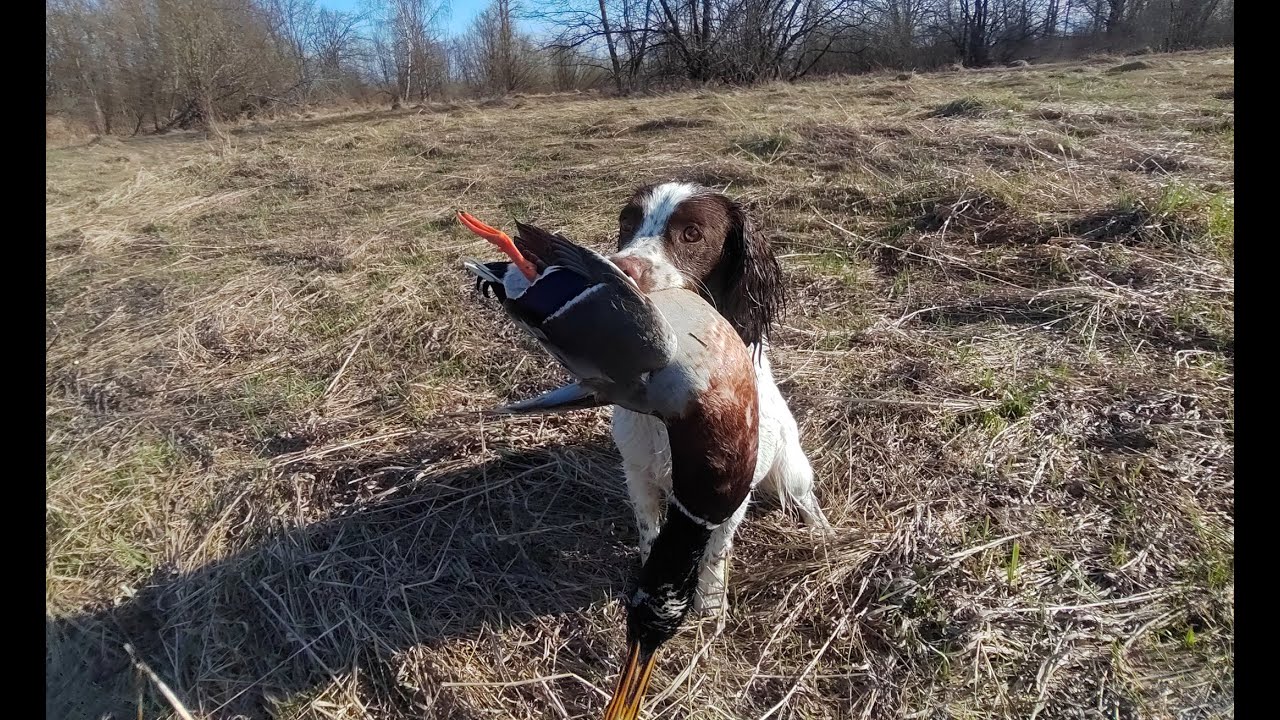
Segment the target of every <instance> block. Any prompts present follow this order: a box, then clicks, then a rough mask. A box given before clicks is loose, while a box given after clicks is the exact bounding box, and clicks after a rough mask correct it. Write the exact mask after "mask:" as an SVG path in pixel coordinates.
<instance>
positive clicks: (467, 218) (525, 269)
mask: <svg viewBox="0 0 1280 720" xmlns="http://www.w3.org/2000/svg"><path fill="white" fill-rule="evenodd" d="M458 221H459V222H461V223H462V224H463V225H464V226H465V227H466V228H467V229H468V230H470V231H471V232H473V233H475V234H477V235H479V236H480V237H482V238H484V239H485V240H488V241H489V242H491V243H493V244H494V245H496V246H497V248H498V249H499V250H501V251H502V252H503V253H505V254H506V256H507V257H509V258H511V262H513V263H515V264H516V267H518V268H520V272H521V273H523V274H524V276H525V277H526V278H528V279H529V280H530V281H532V280H533V279H534V278H536V277H538V268H537V267H535V266H534V264H533V263H531V262H529V261H528V260H527V259H526V258H525V256H524V255H521V254H520V249H519V248H517V247H516V244H515V242H514V241H512V240H511V237H510V236H509V235H507V234H506V233H504V232H502V231H501V230H499V229H497V228H495V227H489V226H488V225H485V224H484V223H482V222H480V221H479V220H477V219H475V218H474V217H472V216H471V214H470V213H465V212H462V211H461V210H459V211H458Z"/></svg>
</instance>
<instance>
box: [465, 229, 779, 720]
mask: <svg viewBox="0 0 1280 720" xmlns="http://www.w3.org/2000/svg"><path fill="white" fill-rule="evenodd" d="M458 217H459V220H460V221H461V222H462V224H463V225H464V226H466V227H467V228H468V229H469V230H471V231H472V232H474V233H476V234H477V235H479V236H480V237H483V238H485V239H486V240H488V241H489V242H490V243H492V244H493V245H494V246H496V247H497V248H498V249H500V250H502V251H503V252H504V253H505V254H506V255H507V257H508V258H509V260H508V261H502V262H489V263H483V262H479V261H474V260H468V261H466V262H465V263H464V266H465V267H466V268H467V269H468V270H469V271H470V272H471V273H472V274H473V275H474V276H475V277H476V282H477V284H478V285H479V286H480V287H481V288H482V289H483V290H484V292H485V294H486V295H487V294H489V293H492V294H493V295H494V296H495V297H497V298H498V299H499V300H500V302H501V305H502V307H503V309H504V310H505V311H506V313H507V314H508V315H509V316H510V317H511V318H512V319H513V320H515V321H516V322H517V324H519V325H520V326H522V327H524V328H525V329H526V330H527V331H528V332H529V333H530V334H531V335H532V336H533V337H534V338H536V339H537V340H538V342H539V343H540V344H541V345H542V346H543V347H544V348H545V349H546V350H547V351H548V352H549V353H550V354H551V355H552V356H553V357H555V358H556V359H557V360H558V361H559V362H560V364H561V365H562V366H563V367H564V368H565V370H566V371H567V372H569V374H571V375H573V376H574V378H575V382H573V383H570V384H568V385H566V386H564V387H561V388H559V389H556V390H552V391H549V392H547V393H544V394H542V395H540V396H538V397H535V398H532V399H530V400H523V401H519V402H515V403H510V404H507V405H505V406H503V407H502V408H501V411H503V412H506V413H512V414H528V413H539V412H559V411H566V410H575V409H582V408H588V407H598V406H602V405H617V406H620V407H624V408H626V409H628V410H632V411H634V412H639V413H645V414H648V415H652V416H655V417H657V418H659V419H660V420H661V421H662V422H663V423H664V424H665V425H666V427H667V432H668V437H669V438H670V451H671V462H672V482H671V490H670V494H669V496H668V498H667V500H668V511H667V517H666V519H665V521H664V522H663V525H662V527H661V529H660V530H659V532H658V536H657V540H656V541H655V542H654V545H653V548H652V550H651V551H650V553H649V556H648V559H647V560H646V561H645V562H644V563H643V565H642V566H641V568H640V571H639V575H638V577H637V578H636V580H635V582H634V585H633V587H632V589H631V590H630V592H629V593H628V594H627V595H626V598H625V600H624V609H625V612H626V638H627V653H626V656H625V661H624V662H623V665H622V669H621V671H620V673H619V676H618V681H617V684H616V686H615V689H614V692H613V694H612V696H611V697H610V700H609V703H608V705H607V706H606V708H605V713H604V719H605V720H635V719H636V718H637V717H638V716H639V713H640V710H641V707H642V704H643V700H644V696H645V693H646V692H647V689H648V687H649V684H650V679H651V676H652V674H653V669H654V667H655V665H656V660H657V656H658V651H659V649H660V648H661V647H662V646H663V645H665V644H666V643H667V642H668V641H669V640H671V638H673V637H675V635H676V634H677V633H678V632H679V629H680V627H681V625H682V624H683V623H684V621H685V619H686V617H687V616H688V614H689V612H690V610H691V608H692V607H693V604H694V598H695V595H696V593H697V588H698V575H699V570H700V567H701V563H702V559H703V556H704V553H705V551H706V548H707V545H708V542H709V541H710V539H711V536H712V533H714V532H715V531H716V529H717V528H719V527H720V526H721V525H722V524H723V523H725V522H726V521H728V520H729V519H730V518H731V517H732V516H733V514H734V513H735V512H736V511H737V510H738V509H739V508H740V507H741V506H742V504H743V503H744V502H746V499H747V496H748V495H749V494H750V491H751V481H752V476H753V474H754V471H755V465H756V453H757V449H758V446H759V425H760V408H759V400H758V397H759V396H758V393H757V391H756V387H755V383H756V375H755V372H754V369H753V366H752V359H751V355H750V352H749V350H748V349H747V347H746V345H745V344H744V343H743V342H742V340H741V338H739V336H738V334H737V332H736V331H735V330H734V329H733V327H732V326H731V325H730V324H729V322H728V321H727V320H725V319H724V317H723V316H721V315H720V314H719V313H718V312H716V310H715V308H713V307H712V306H711V305H710V304H708V303H707V301H706V300H704V299H703V298H702V297H701V296H700V295H698V294H697V293H695V292H692V291H690V290H685V289H683V288H671V289H667V290H661V291H657V292H653V293H649V294H644V293H642V292H641V291H640V289H639V287H637V286H636V284H635V283H634V282H633V281H631V279H630V278H629V277H628V276H627V275H626V274H625V273H623V272H622V271H621V270H619V269H618V268H617V266H615V265H614V264H613V263H612V262H610V261H609V260H608V259H606V258H604V257H603V256H601V255H599V254H598V253H595V252H594V251H592V250H590V249H588V248H585V247H582V246H580V245H577V244H575V243H573V242H571V241H570V240H568V239H567V238H565V237H564V236H563V235H559V234H553V233H549V232H547V231H544V230H542V229H540V228H537V227H535V226H532V225H527V224H524V223H517V237H516V239H515V240H512V239H511V238H510V237H509V236H507V235H506V234H505V233H503V232H502V231H501V230H498V229H496V228H493V227H490V226H488V225H485V224H484V223H481V222H479V221H478V220H476V219H475V218H474V217H472V216H470V215H469V214H466V213H459V215H458Z"/></svg>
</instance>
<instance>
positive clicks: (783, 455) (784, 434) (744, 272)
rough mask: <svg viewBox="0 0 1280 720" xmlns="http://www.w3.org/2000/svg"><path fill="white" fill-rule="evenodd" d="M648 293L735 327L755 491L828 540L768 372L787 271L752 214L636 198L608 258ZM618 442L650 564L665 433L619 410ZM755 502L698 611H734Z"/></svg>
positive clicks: (699, 193)
mask: <svg viewBox="0 0 1280 720" xmlns="http://www.w3.org/2000/svg"><path fill="white" fill-rule="evenodd" d="M609 259H610V260H612V261H613V262H614V263H615V264H616V265H617V266H618V267H619V268H620V269H621V270H622V271H623V272H625V273H626V274H627V275H628V276H630V277H631V279H633V280H634V281H635V282H636V284H637V285H638V286H639V288H640V290H641V291H643V292H653V291H656V290H662V289H665V288H671V287H683V288H687V289H690V290H695V291H697V292H699V293H700V294H701V295H702V296H703V297H704V298H706V299H707V300H708V301H709V302H710V303H711V304H712V305H713V306H714V307H715V308H716V310H717V311H718V312H719V313H720V314H721V315H722V316H724V317H725V319H727V320H728V321H729V324H730V325H732V326H733V329H734V330H735V331H737V333H738V335H739V336H740V337H741V338H742V341H743V342H744V343H746V345H747V347H748V349H749V350H750V351H751V354H752V358H753V361H754V365H755V372H756V380H757V392H758V393H759V396H760V397H759V408H760V445H759V454H758V458H757V463H756V470H755V476H754V477H753V478H752V488H753V491H754V488H755V487H756V486H757V485H759V484H760V483H761V482H763V483H764V487H765V489H766V490H768V491H770V492H772V493H773V494H775V495H776V496H777V497H778V499H779V501H780V503H781V504H782V506H783V507H786V506H788V505H790V504H794V505H795V507H796V508H797V509H798V510H799V512H800V515H801V518H802V519H803V521H804V522H805V524H806V525H808V526H810V527H813V528H817V529H819V530H822V531H829V530H830V527H831V526H830V524H829V523H828V522H827V518H826V515H825V514H824V513H823V512H822V508H821V506H819V505H818V501H817V498H816V497H814V493H813V468H812V467H811V466H810V464H809V459H808V458H807V457H806V456H805V453H804V450H803V449H802V448H801V446H800V431H799V428H798V427H797V426H796V421H795V418H794V417H793V416H792V414H791V410H790V409H789V408H788V407H787V403H786V401H785V400H783V399H782V394H781V393H780V392H779V391H778V386H777V383H776V382H775V381H774V379H773V371H772V370H771V368H770V366H769V359H768V356H767V351H768V333H769V329H770V326H771V325H772V324H773V322H774V320H775V319H776V318H777V317H778V316H779V314H780V313H781V311H782V310H783V307H784V299H783V285H782V273H781V268H780V267H779V265H778V259H777V257H776V256H775V255H774V252H773V249H772V248H771V247H770V245H769V242H768V240H767V239H766V238H764V237H763V236H762V235H760V234H758V233H757V232H756V230H755V228H754V227H753V225H752V222H751V218H750V215H749V214H748V213H747V211H746V209H745V208H743V207H742V206H741V205H739V204H738V203H736V202H734V201H733V200H731V199H730V198H729V197H728V196H726V195H725V194H723V193H720V192H717V191H714V190H711V189H709V188H706V187H703V186H700V185H696V184H691V183H679V182H667V183H661V184H655V185H647V186H644V187H641V188H639V189H638V190H636V191H635V192H634V193H633V194H632V196H631V198H630V199H629V200H628V201H627V203H626V205H624V206H623V208H622V212H621V213H620V214H619V216H618V251H617V252H616V253H615V254H613V255H612V256H610V258H609ZM611 429H612V433H613V439H614V442H615V443H616V444H617V446H618V450H619V452H620V453H621V455H622V466H623V472H624V473H625V475H626V480H627V491H628V494H629V495H630V497H631V503H632V506H633V508H634V510H635V515H636V525H637V527H638V529H639V535H640V557H641V562H642V563H643V562H645V561H647V560H648V557H649V552H650V550H651V549H652V548H653V542H654V540H655V539H656V538H657V536H658V531H659V529H660V527H661V517H662V511H663V507H664V505H665V499H666V496H667V493H668V492H669V491H670V489H671V456H670V447H669V445H668V441H667V430H666V428H665V427H664V426H663V425H662V423H661V422H660V421H659V420H658V419H657V418H653V417H649V416H647V415H641V414H639V413H635V412H631V411H629V410H626V409H623V408H620V407H615V408H614V410H613V421H612V428H611ZM749 502H750V498H749V497H748V500H747V501H745V502H743V504H742V506H741V507H740V508H739V509H738V510H737V512H735V513H734V515H733V517H732V518H730V519H729V520H728V521H727V522H725V523H724V524H722V525H721V526H720V527H718V528H717V529H716V531H715V533H714V534H713V536H712V539H711V542H710V544H709V545H708V547H707V551H706V554H705V555H704V557H703V564H702V569H701V571H700V574H699V579H698V596H697V602H696V604H695V607H696V608H697V609H699V610H700V611H703V612H709V613H712V614H715V615H717V616H718V618H719V627H721V628H723V625H724V619H725V616H726V614H727V611H728V601H727V596H726V594H725V572H726V570H727V564H728V559H729V554H730V552H731V550H732V546H733V534H734V532H735V531H736V530H737V527H738V525H739V524H740V523H741V522H742V518H743V516H744V515H745V514H746V510H747V505H748V503H749Z"/></svg>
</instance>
